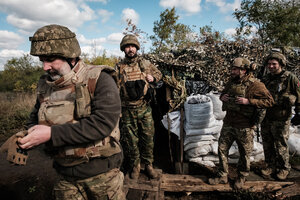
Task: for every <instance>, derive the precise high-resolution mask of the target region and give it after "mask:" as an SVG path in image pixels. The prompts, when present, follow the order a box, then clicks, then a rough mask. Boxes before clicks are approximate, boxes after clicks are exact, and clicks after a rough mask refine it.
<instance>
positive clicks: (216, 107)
mask: <svg viewBox="0 0 300 200" xmlns="http://www.w3.org/2000/svg"><path fill="white" fill-rule="evenodd" d="M207 96H208V97H209V98H210V99H211V101H212V103H213V114H214V116H215V118H216V119H217V120H223V119H224V117H225V115H226V111H223V110H222V104H223V102H222V101H221V100H220V95H218V94H214V93H212V92H210V93H208V94H207Z"/></svg>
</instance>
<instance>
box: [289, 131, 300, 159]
mask: <svg viewBox="0 0 300 200" xmlns="http://www.w3.org/2000/svg"><path fill="white" fill-rule="evenodd" d="M288 146H289V151H290V154H296V155H298V156H300V134H290V136H289V140H288Z"/></svg>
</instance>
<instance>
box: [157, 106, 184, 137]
mask: <svg viewBox="0 0 300 200" xmlns="http://www.w3.org/2000/svg"><path fill="white" fill-rule="evenodd" d="M168 116H169V118H170V131H171V132H172V133H174V134H176V135H177V136H178V137H179V139H180V118H181V117H180V111H174V112H170V113H167V114H166V115H164V116H163V119H162V120H161V122H162V124H163V126H164V127H165V128H166V129H167V130H168Z"/></svg>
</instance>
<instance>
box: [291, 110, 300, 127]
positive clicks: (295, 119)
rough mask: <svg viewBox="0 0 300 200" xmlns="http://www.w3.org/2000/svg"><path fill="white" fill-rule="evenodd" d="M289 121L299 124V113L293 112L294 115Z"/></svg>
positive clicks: (295, 124)
mask: <svg viewBox="0 0 300 200" xmlns="http://www.w3.org/2000/svg"><path fill="white" fill-rule="evenodd" d="M291 123H292V124H293V125H294V126H298V125H300V113H297V114H295V116H294V117H293V118H292V119H291Z"/></svg>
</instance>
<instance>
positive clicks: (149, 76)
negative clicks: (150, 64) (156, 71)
mask: <svg viewBox="0 0 300 200" xmlns="http://www.w3.org/2000/svg"><path fill="white" fill-rule="evenodd" d="M146 80H147V81H148V82H149V83H151V82H153V81H154V78H153V76H152V75H150V74H147V75H146Z"/></svg>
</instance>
